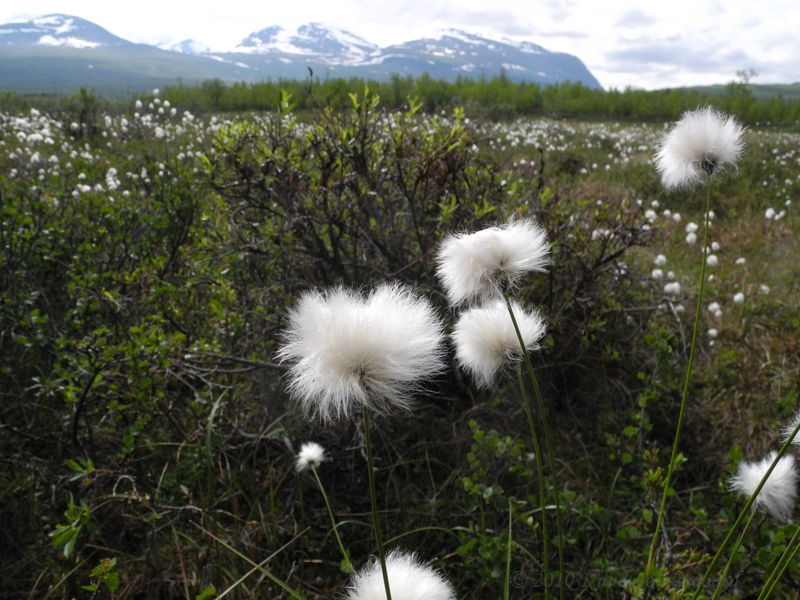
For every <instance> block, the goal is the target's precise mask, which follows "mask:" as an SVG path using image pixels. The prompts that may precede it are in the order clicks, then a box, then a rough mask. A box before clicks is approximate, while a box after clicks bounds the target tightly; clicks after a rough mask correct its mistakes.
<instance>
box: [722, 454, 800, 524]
mask: <svg viewBox="0 0 800 600" xmlns="http://www.w3.org/2000/svg"><path fill="white" fill-rule="evenodd" d="M775 456H777V452H775V451H774V450H773V451H772V452H770V453H769V454H768V455H767V456H766V457H765V458H764V459H762V460H761V461H759V462H742V463H740V464H739V468H738V469H737V470H736V475H735V476H734V477H733V479H732V480H731V489H732V490H734V491H736V492H738V493H740V494H741V495H742V496H744V497H746V498H749V497H750V496H751V495H752V493H753V492H754V491H755V490H756V488H757V487H758V484H759V483H760V482H761V479H762V478H763V477H764V475H765V474H766V472H767V470H768V469H769V466H770V465H771V464H772V461H773V460H775ZM796 498H797V468H796V467H795V463H794V458H793V457H791V456H782V457H781V458H780V460H779V461H778V463H777V464H776V465H775V469H774V470H773V471H772V473H771V474H770V476H769V478H768V479H767V481H766V483H764V487H762V488H761V491H760V492H759V493H758V496H756V499H755V502H754V503H753V507H755V508H763V509H764V510H766V511H767V512H768V513H769V514H770V515H772V517H774V518H775V519H777V520H778V521H782V522H786V521H788V520H789V518H790V517H791V515H792V510H793V509H794V503H795V500H796Z"/></svg>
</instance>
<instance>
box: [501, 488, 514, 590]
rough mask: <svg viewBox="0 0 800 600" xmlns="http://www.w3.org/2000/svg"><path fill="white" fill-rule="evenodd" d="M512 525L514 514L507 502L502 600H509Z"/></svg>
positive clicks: (509, 502)
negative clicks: (506, 533) (506, 539)
mask: <svg viewBox="0 0 800 600" xmlns="http://www.w3.org/2000/svg"><path fill="white" fill-rule="evenodd" d="M513 523H514V513H513V512H512V508H511V500H509V501H508V546H507V548H506V581H505V585H504V586H503V600H509V599H510V598H511V544H512V541H511V526H512V525H513Z"/></svg>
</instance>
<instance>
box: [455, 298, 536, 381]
mask: <svg viewBox="0 0 800 600" xmlns="http://www.w3.org/2000/svg"><path fill="white" fill-rule="evenodd" d="M511 306H512V309H513V310H514V316H515V317H516V320H517V324H518V325H519V330H520V333H521V334H522V340H523V341H524V342H525V348H526V349H527V350H536V349H537V348H538V347H539V342H540V341H541V339H542V337H543V336H544V333H545V330H546V326H545V323H544V320H543V319H542V317H541V316H540V315H539V313H538V312H537V311H536V310H531V311H525V310H523V309H522V307H521V306H520V305H519V304H517V303H516V302H512V303H511ZM453 341H454V343H455V346H456V360H457V361H458V364H459V365H460V366H461V368H462V369H464V370H465V371H468V372H469V373H470V375H471V376H472V377H473V379H475V383H476V385H477V386H478V387H482V388H489V387H491V386H492V384H493V383H494V380H495V376H496V375H497V373H498V371H500V369H502V367H503V366H504V365H505V364H506V363H507V362H508V361H509V360H515V359H519V358H521V357H522V351H521V348H520V344H519V339H518V338H517V333H516V331H515V330H514V323H513V322H512V321H511V316H510V315H509V314H508V308H507V307H506V303H505V301H504V300H494V301H491V302H489V303H488V304H486V305H485V306H482V307H477V308H471V309H469V310H466V311H464V312H463V313H462V314H461V317H460V318H459V319H458V322H457V323H456V325H455V329H454V331H453Z"/></svg>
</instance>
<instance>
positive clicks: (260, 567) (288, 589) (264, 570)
mask: <svg viewBox="0 0 800 600" xmlns="http://www.w3.org/2000/svg"><path fill="white" fill-rule="evenodd" d="M189 522H190V523H191V524H192V525H194V526H195V527H197V528H198V529H199V530H200V531H202V532H203V533H205V534H206V535H207V536H208V537H210V538H211V539H213V540H214V541H216V542H217V543H219V544H221V545H222V546H224V547H225V548H227V549H228V550H230V551H231V552H232V553H233V554H235V555H236V556H238V557H239V558H241V559H242V560H244V561H245V562H248V563H250V564H251V565H252V566H253V567H254V568H255V569H258V570H259V571H261V572H262V573H263V574H264V575H265V576H266V577H267V579H269V580H270V581H271V582H272V583H274V584H275V585H277V586H279V587H281V588H282V589H283V590H284V591H285V592H286V593H287V594H289V596H290V597H291V598H294V599H295V600H303V597H302V596H301V595H300V594H298V593H297V592H295V591H294V590H293V589H292V588H291V587H289V586H288V585H287V584H286V583H285V582H283V581H281V580H280V579H278V578H277V577H276V576H275V575H273V574H272V573H271V572H270V571H269V569H267V568H266V567H264V566H263V565H264V563H267V562H269V561H270V560H272V559H273V558H275V556H277V555H278V554H279V553H280V552H281V551H282V550H283V549H284V548H286V547H288V546H289V545H290V544H292V543H294V541H295V540H297V539H298V538H299V537H300V536H301V535H302V534H303V533H305V532H306V531H308V529H305V530H303V531H302V532H301V533H299V534H297V535H296V536H294V538H292V539H291V540H289V541H288V542H287V543H286V544H284V545H283V546H281V547H280V548H279V549H278V550H276V551H275V552H273V553H272V554H270V555H269V556H268V557H267V558H265V559H264V560H262V561H261V562H260V563H256V562H253V561H252V560H251V559H249V558H248V557H246V556H245V555H244V554H242V553H241V552H239V551H238V550H237V549H236V548H234V547H233V546H231V545H230V544H228V543H227V542H226V541H225V540H223V539H221V538H219V537H218V536H216V535H214V534H213V533H211V532H210V531H209V530H208V529H206V528H204V527H202V526H201V525H198V524H197V523H195V522H194V521H189ZM237 585H238V583H237Z"/></svg>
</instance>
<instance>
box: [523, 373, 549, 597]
mask: <svg viewBox="0 0 800 600" xmlns="http://www.w3.org/2000/svg"><path fill="white" fill-rule="evenodd" d="M516 372H517V384H518V385H519V389H520V393H521V394H522V399H523V402H522V404H523V406H524V407H525V415H526V416H527V417H528V427H529V428H530V432H531V443H532V444H533V458H534V461H535V462H536V482H537V484H538V486H539V509H540V510H539V512H540V513H541V517H542V579H543V581H544V597H545V598H547V596H548V594H547V590H548V588H549V586H550V577H549V576H548V575H549V570H550V569H549V564H550V534H549V531H548V526H547V504H546V502H545V495H544V492H545V486H544V465H543V463H542V445H541V442H540V441H539V433H538V432H537V431H536V423H535V421H534V419H533V410H532V409H531V401H530V398H529V397H528V390H527V389H526V388H525V382H524V381H523V380H522V368H521V367H520V365H517V368H516Z"/></svg>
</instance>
